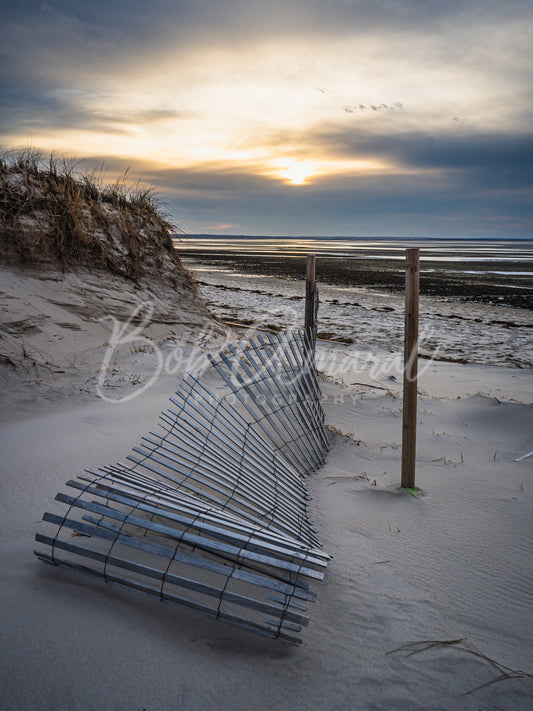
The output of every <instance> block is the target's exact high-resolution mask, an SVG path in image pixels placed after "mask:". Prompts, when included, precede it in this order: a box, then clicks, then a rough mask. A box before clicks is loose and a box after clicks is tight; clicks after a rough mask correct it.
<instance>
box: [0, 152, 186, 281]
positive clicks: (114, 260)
mask: <svg viewBox="0 0 533 711" xmlns="http://www.w3.org/2000/svg"><path fill="white" fill-rule="evenodd" d="M172 227H173V226H172V224H171V222H170V221H169V220H168V218H167V217H166V216H165V215H164V214H163V212H162V209H161V206H160V203H159V201H158V199H157V197H156V196H155V195H154V193H153V192H152V190H151V189H149V188H145V187H143V186H141V185H139V184H138V185H137V186H136V187H133V188H130V187H128V185H127V183H126V179H125V176H123V177H122V178H121V179H119V180H118V181H116V182H115V183H113V184H112V185H103V184H102V183H101V181H100V180H99V179H98V178H97V177H96V176H95V175H93V174H78V173H77V172H76V171H75V163H74V162H73V161H68V160H66V159H64V158H59V157H57V156H54V155H51V156H50V157H49V158H47V159H44V158H43V156H42V154H41V153H40V152H38V151H35V150H24V151H21V152H18V153H13V154H4V155H2V156H0V241H1V244H2V256H1V261H3V262H4V263H8V264H19V265H22V264H27V265H34V266H42V265H46V264H52V265H54V266H58V267H60V268H61V269H63V270H72V269H76V268H77V267H85V268H89V269H104V270H109V271H111V272H113V273H115V274H119V275H121V276H123V277H126V278H129V279H134V280H138V279H140V278H141V277H143V276H147V277H150V278H157V279H158V280H159V281H160V280H161V279H163V280H167V279H170V280H171V282H173V285H174V286H176V285H177V284H178V282H179V283H180V284H181V285H183V281H184V278H186V280H188V285H189V286H190V285H191V283H192V282H191V279H190V277H189V276H188V272H186V270H185V269H184V268H183V267H182V265H181V261H180V258H179V256H178V254H177V253H176V251H175V249H174V247H173V244H172V240H171V237H170V230H171V229H172ZM177 272H179V274H177ZM177 276H178V279H176V277H177Z"/></svg>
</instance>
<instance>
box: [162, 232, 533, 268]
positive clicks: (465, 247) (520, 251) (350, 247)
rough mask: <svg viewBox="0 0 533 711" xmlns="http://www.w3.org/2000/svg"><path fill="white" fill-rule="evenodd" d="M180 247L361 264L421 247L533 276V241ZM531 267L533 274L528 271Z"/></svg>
mask: <svg viewBox="0 0 533 711" xmlns="http://www.w3.org/2000/svg"><path fill="white" fill-rule="evenodd" d="M174 242H175V245H176V247H177V248H178V249H179V251H180V253H181V254H182V255H183V256H187V253H188V252H198V251H202V252H206V253H209V254H210V255H211V256H213V257H215V256H216V255H217V253H220V254H225V255H227V254H228V253H236V254H247V255H250V256H256V255H265V256H266V255H270V256H287V257H297V256H302V255H305V254H308V253H314V254H316V255H317V257H320V256H323V257H332V258H341V259H342V258H346V257H348V258H349V257H358V258H362V259H365V258H366V259H386V260H403V259H405V249H406V248H408V247H418V248H419V249H420V250H421V251H420V258H421V261H422V262H424V261H433V262H435V261H437V262H445V263H448V264H449V265H450V266H452V265H453V264H454V263H465V262H496V263H498V265H499V267H500V273H501V272H502V271H503V272H505V267H504V265H505V263H509V264H513V263H514V264H516V263H517V262H520V263H523V264H525V265H527V269H526V270H525V272H524V274H523V275H524V276H526V275H529V274H531V276H533V239H531V240H467V239H446V240H444V239H405V238H394V237H384V238H368V239H362V238H355V237H354V238H349V237H329V238H326V237H247V236H242V237H241V236H224V237H214V236H212V235H190V236H186V237H181V236H175V240H174ZM529 265H531V270H529Z"/></svg>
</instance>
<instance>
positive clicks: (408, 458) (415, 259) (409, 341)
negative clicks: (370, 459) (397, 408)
mask: <svg viewBox="0 0 533 711" xmlns="http://www.w3.org/2000/svg"><path fill="white" fill-rule="evenodd" d="M419 291H420V250H419V249H407V250H406V262H405V348H404V370H403V430H402V486H403V487H405V488H409V489H412V488H414V486H415V460H416V409H417V395H418V312H419V307H418V303H419Z"/></svg>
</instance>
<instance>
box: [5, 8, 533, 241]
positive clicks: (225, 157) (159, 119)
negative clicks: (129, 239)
mask: <svg viewBox="0 0 533 711" xmlns="http://www.w3.org/2000/svg"><path fill="white" fill-rule="evenodd" d="M0 10H1V16H2V41H1V42H0V145H1V146H2V148H3V149H4V150H13V149H19V148H25V147H33V148H38V149H41V150H42V151H44V152H45V153H49V152H52V151H53V152H56V153H59V154H61V155H63V156H66V157H73V158H76V159H79V160H80V166H81V167H82V168H83V169H89V170H93V169H97V168H98V169H101V166H102V165H103V166H104V169H103V170H104V176H105V179H106V180H114V179H115V178H116V177H117V176H118V175H120V174H122V173H123V172H124V171H125V170H126V169H129V171H128V175H129V176H130V178H131V179H132V180H134V181H135V180H137V179H141V180H142V181H144V182H146V183H147V184H148V185H151V186H153V187H154V189H155V191H156V192H157V193H158V194H159V195H160V197H161V199H162V202H163V205H164V209H165V210H166V211H167V212H168V213H169V214H170V215H171V216H172V217H173V218H174V220H175V222H176V224H177V226H178V227H180V228H181V229H183V230H184V231H185V232H187V233H210V234H218V235H226V234H232V235H233V234H247V235H285V236H298V235H317V236H389V235H390V236H405V237H409V236H414V237H470V238H483V237H491V238H494V237H502V238H533V207H532V206H533V199H532V198H533V190H532V188H533V171H532V166H533V128H532V127H533V121H532V119H533V96H532V90H531V77H532V76H533V71H532V70H533V52H532V49H531V47H533V36H532V35H533V3H532V2H531V0H527V1H526V0H509V1H508V2H505V3H503V2H501V0H498V1H495V0H470V1H468V0H447V2H443V1H442V0H438V1H437V0H426V1H425V2H423V1H422V0H373V1H372V2H363V1H361V0H292V1H291V0H285V1H282V0H268V2H267V1H266V0H226V1H224V0H194V1H192V0H187V1H186V2H184V1H182V0H151V1H150V2H147V1H146V0H105V2H104V0H91V2H85V1H84V2H76V0H57V1H56V0H46V2H44V1H41V0H15V1H13V0H11V1H10V2H7V1H6V0H0Z"/></svg>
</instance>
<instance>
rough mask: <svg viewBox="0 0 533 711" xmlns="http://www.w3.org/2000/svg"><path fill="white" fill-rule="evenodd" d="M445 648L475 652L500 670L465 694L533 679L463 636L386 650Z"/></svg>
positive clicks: (412, 643) (417, 651)
mask: <svg viewBox="0 0 533 711" xmlns="http://www.w3.org/2000/svg"><path fill="white" fill-rule="evenodd" d="M445 648H453V649H458V650H461V651H463V652H466V653H468V654H473V655H474V656H475V657H479V658H480V659H483V660H484V661H486V662H488V663H489V664H490V665H491V666H492V667H494V669H496V670H497V671H498V672H500V673H499V675H498V676H497V677H494V678H493V679H490V680H489V681H487V682H485V683H483V684H479V686H476V687H474V688H473V689H469V690H468V691H464V692H463V696H468V694H473V693H474V692H475V691H479V690H480V689H483V688H485V687H486V686H490V685H491V684H495V683H496V682H499V681H504V680H505V679H523V678H529V679H533V674H531V673H530V672H526V671H523V670H522V669H511V667H508V666H505V664H501V663H500V662H497V661H496V660H495V659H492V658H491V657H488V656H487V655H486V654H484V653H483V652H482V651H481V650H479V649H478V648H477V647H476V646H475V644H473V643H472V642H471V641H470V640H469V639H468V637H461V638H459V639H434V640H433V639H432V640H423V641H420V642H409V643H408V644H404V645H403V646H401V647H397V648H396V649H391V650H390V651H389V652H386V654H394V653H395V652H406V655H407V656H408V657H411V656H412V655H413V654H418V653H419V652H425V651H427V650H429V649H445Z"/></svg>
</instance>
